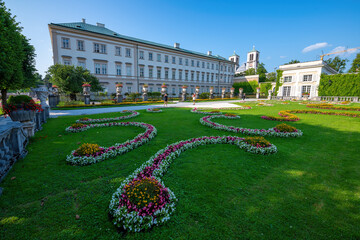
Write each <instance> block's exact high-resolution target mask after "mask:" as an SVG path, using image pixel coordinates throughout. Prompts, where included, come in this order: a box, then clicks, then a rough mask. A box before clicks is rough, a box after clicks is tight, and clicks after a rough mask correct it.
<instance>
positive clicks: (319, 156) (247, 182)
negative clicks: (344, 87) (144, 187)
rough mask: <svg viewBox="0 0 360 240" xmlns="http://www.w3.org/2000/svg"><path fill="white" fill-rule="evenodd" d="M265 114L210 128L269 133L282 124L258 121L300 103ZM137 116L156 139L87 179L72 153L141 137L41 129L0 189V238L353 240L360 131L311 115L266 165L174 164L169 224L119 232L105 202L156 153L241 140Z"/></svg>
mask: <svg viewBox="0 0 360 240" xmlns="http://www.w3.org/2000/svg"><path fill="white" fill-rule="evenodd" d="M274 104H275V105H274V106H272V107H265V106H263V107H256V106H254V105H255V103H249V104H248V103H246V104H245V105H251V106H254V107H253V109H250V110H236V111H235V110H224V111H223V112H232V113H237V114H239V115H240V116H241V118H240V119H238V120H228V119H216V122H219V123H223V124H228V125H233V126H241V127H249V128H270V127H274V126H275V125H277V124H279V123H280V122H276V121H266V120H263V119H261V118H260V117H261V116H262V115H277V113H278V112H279V111H280V110H287V109H305V108H306V107H305V106H304V105H299V104H298V103H291V104H289V105H281V104H278V103H276V102H274ZM353 106H356V105H353ZM357 106H358V105H357ZM326 111H329V110H326ZM139 112H140V113H141V115H140V116H139V117H136V118H132V119H129V121H137V122H146V123H150V124H152V125H154V126H155V127H156V128H157V130H158V135H157V136H156V137H155V138H154V139H153V140H152V141H151V142H149V143H147V144H145V145H143V146H141V147H139V148H137V149H135V150H133V151H131V152H129V153H126V154H125V155H122V156H119V157H117V158H115V159H111V160H106V161H104V162H101V163H98V164H94V165H90V166H85V167H78V166H70V165H67V164H66V162H65V158H66V155H67V154H69V153H70V152H71V151H72V150H73V149H75V148H77V146H78V143H80V142H81V143H83V142H91V143H99V144H100V145H103V146H109V145H111V144H113V143H115V142H123V141H125V140H126V139H130V138H133V137H134V136H135V135H136V134H138V133H140V132H142V131H143V130H142V129H140V128H136V127H110V128H103V129H99V128H95V129H90V130H88V131H86V132H81V133H72V134H71V133H66V132H65V130H64V129H65V128H66V127H67V126H69V125H70V124H71V123H73V122H74V121H75V120H76V119H78V118H80V117H79V116H68V117H59V118H57V119H50V120H49V121H48V123H47V124H45V125H44V129H43V130H42V131H40V132H38V133H37V134H36V136H35V138H34V139H33V140H32V142H31V144H30V145H29V146H28V150H29V154H28V156H27V157H26V158H25V159H22V160H19V161H18V162H17V163H16V164H15V166H14V167H13V169H12V170H11V172H10V173H9V174H8V176H7V177H6V178H5V180H4V181H3V182H2V183H1V184H0V186H1V187H3V188H4V192H3V195H2V196H1V197H0V238H1V239H119V238H124V239H358V238H360V208H359V205H360V177H359V176H360V161H359V159H360V153H359V146H360V120H359V119H358V118H351V117H345V116H326V115H312V114H297V115H298V116H299V117H300V121H298V122H291V123H288V124H289V125H292V126H295V127H297V128H298V129H301V130H302V131H303V132H304V135H303V137H301V138H294V139H291V138H289V139H284V138H271V137H268V138H267V140H269V141H270V142H272V143H274V144H275V145H276V146H277V147H278V150H279V152H278V153H277V154H274V155H270V156H260V155H255V154H251V153H247V152H245V151H243V150H241V149H239V148H237V147H235V146H232V145H208V146H201V147H199V148H196V149H191V150H188V151H186V152H184V153H183V154H182V155H181V156H180V157H179V158H177V159H176V160H174V163H173V164H172V165H171V167H170V168H169V171H168V172H167V173H166V175H165V176H164V177H163V180H164V183H165V184H166V186H167V187H169V188H170V189H171V190H172V191H173V192H174V193H175V195H176V197H177V198H178V199H179V201H178V202H177V208H176V211H175V213H174V214H173V215H172V217H171V219H170V220H169V221H168V222H167V223H166V224H165V225H163V226H160V227H155V228H153V229H151V230H149V231H146V232H141V233H136V234H134V233H126V232H123V231H119V230H118V229H116V228H115V227H114V226H113V224H112V222H111V221H110V219H109V216H108V206H109V201H110V198H111V195H112V194H113V192H114V191H115V190H116V189H117V187H118V186H119V185H120V183H121V181H122V180H123V179H124V178H126V177H127V176H128V175H129V174H131V173H132V172H133V171H134V170H135V169H136V168H138V167H139V166H140V165H141V164H142V163H143V162H145V161H146V160H148V159H149V158H150V157H151V156H152V155H154V154H155V153H156V152H157V151H158V150H160V149H162V148H164V147H166V145H167V144H170V143H173V142H176V141H179V140H183V139H188V138H192V137H199V136H204V135H208V136H209V135H238V136H242V135H241V134H235V133H231V132H225V131H219V130H213V129H211V128H208V127H205V126H203V125H201V124H200V123H199V119H200V118H201V117H203V116H205V115H202V114H194V113H190V111H189V109H172V108H168V109H165V110H164V112H162V113H158V114H154V113H146V112H145V110H143V111H139ZM119 115H121V114H119V113H109V114H99V115H91V117H92V118H100V117H115V116H119ZM81 117H84V116H81ZM13 177H16V178H15V179H14V180H11V179H12V178H13ZM77 214H78V215H79V216H80V219H79V220H76V218H75V216H76V215H77Z"/></svg>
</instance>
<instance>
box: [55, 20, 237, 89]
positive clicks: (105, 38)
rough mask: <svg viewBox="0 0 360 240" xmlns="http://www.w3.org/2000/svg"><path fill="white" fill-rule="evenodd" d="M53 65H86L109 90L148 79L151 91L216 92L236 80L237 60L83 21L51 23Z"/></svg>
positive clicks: (137, 84)
mask: <svg viewBox="0 0 360 240" xmlns="http://www.w3.org/2000/svg"><path fill="white" fill-rule="evenodd" d="M49 32H50V37H51V43H52V49H53V59H54V64H56V63H60V64H65V65H75V66H81V67H84V68H86V69H88V70H89V71H90V72H91V73H92V74H94V75H95V76H96V77H97V78H98V79H99V81H100V83H101V85H102V86H103V88H104V91H106V92H108V93H114V92H115V84H116V83H123V86H124V87H123V91H124V92H125V93H126V92H127V93H131V92H140V91H141V86H142V85H143V84H147V85H148V86H149V92H160V90H161V85H162V84H163V83H165V84H166V85H167V86H168V90H167V91H168V93H169V94H170V95H178V94H179V93H180V92H181V87H182V86H183V85H187V86H188V92H189V93H193V92H195V87H196V86H200V92H209V89H210V87H214V90H215V92H217V93H219V92H220V91H219V89H221V88H226V89H227V92H229V91H230V88H231V86H232V83H233V76H234V70H235V63H234V62H232V61H229V60H227V59H225V58H223V57H221V56H218V55H213V54H212V52H211V51H208V52H207V54H204V53H199V52H195V51H190V50H186V49H183V48H181V47H180V44H179V43H175V44H174V46H169V45H164V44H160V43H155V42H151V41H147V40H142V39H138V38H134V37H128V36H124V35H121V34H119V33H116V32H114V31H112V30H110V29H108V28H106V27H105V25H104V24H101V23H97V24H96V25H92V24H88V23H86V21H85V19H83V21H82V22H75V23H51V24H49Z"/></svg>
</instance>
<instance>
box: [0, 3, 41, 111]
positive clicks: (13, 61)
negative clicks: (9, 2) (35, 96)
mask: <svg viewBox="0 0 360 240" xmlns="http://www.w3.org/2000/svg"><path fill="white" fill-rule="evenodd" d="M34 74H35V50H34V47H33V46H31V45H30V44H29V40H28V39H27V38H26V37H25V36H23V35H22V34H21V27H20V26H19V23H18V22H16V20H15V16H11V13H10V11H9V10H8V9H7V8H6V7H5V3H4V2H3V1H2V0H0V90H1V100H2V104H3V105H4V104H5V103H6V97H7V92H8V91H9V90H17V89H20V88H27V87H31V86H33V85H34V84H35V81H36V78H35V77H34Z"/></svg>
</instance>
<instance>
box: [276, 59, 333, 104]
mask: <svg viewBox="0 0 360 240" xmlns="http://www.w3.org/2000/svg"><path fill="white" fill-rule="evenodd" d="M279 69H280V70H282V71H283V73H282V78H281V82H282V86H281V87H280V88H279V91H278V95H277V96H278V97H281V98H295V99H301V98H303V97H304V96H306V97H308V98H310V99H315V98H316V97H318V96H319V95H318V87H319V85H320V76H321V74H337V73H338V72H337V71H336V70H334V69H333V68H331V67H330V66H329V65H327V64H326V62H324V61H322V60H318V61H310V62H302V63H294V64H286V65H281V66H279ZM308 94H309V96H308Z"/></svg>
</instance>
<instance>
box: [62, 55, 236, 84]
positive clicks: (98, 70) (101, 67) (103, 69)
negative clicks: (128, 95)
mask: <svg viewBox="0 0 360 240" xmlns="http://www.w3.org/2000/svg"><path fill="white" fill-rule="evenodd" d="M63 63H64V65H71V60H70V59H64V60H63ZM78 66H80V67H83V68H86V66H85V60H79V61H78ZM107 68H108V67H107V63H95V74H98V75H107V74H108V71H107ZM125 70H126V74H125V75H126V76H132V65H131V64H125ZM200 74H201V75H200ZM116 75H117V76H122V75H123V73H122V64H116ZM161 75H162V68H160V67H157V68H156V78H158V79H162V76H161ZM139 76H140V77H142V78H144V77H145V67H143V66H140V67H139ZM200 76H201V78H200ZM218 76H219V74H217V73H216V74H214V73H205V72H201V73H200V72H198V71H197V72H196V73H195V71H190V74H189V71H188V70H181V69H178V78H177V79H178V80H183V79H184V80H185V81H189V80H191V81H200V79H201V81H202V82H205V79H206V82H214V80H215V81H217V80H218ZM183 77H184V78H183ZM148 78H155V76H154V68H153V67H149V68H148ZM164 79H170V71H169V69H168V68H165V72H164ZM171 79H172V80H176V69H172V71H171ZM220 80H223V81H224V82H231V80H232V75H226V74H224V75H223V74H220Z"/></svg>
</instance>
